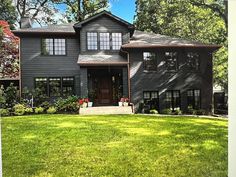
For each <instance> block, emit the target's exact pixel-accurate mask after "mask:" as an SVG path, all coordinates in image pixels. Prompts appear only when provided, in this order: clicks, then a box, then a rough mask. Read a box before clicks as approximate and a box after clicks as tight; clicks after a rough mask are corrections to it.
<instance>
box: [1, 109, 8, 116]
mask: <svg viewBox="0 0 236 177" xmlns="http://www.w3.org/2000/svg"><path fill="white" fill-rule="evenodd" d="M9 115H10V112H9V110H8V109H0V116H9Z"/></svg>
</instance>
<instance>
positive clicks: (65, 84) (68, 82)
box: [62, 77, 74, 96]
mask: <svg viewBox="0 0 236 177" xmlns="http://www.w3.org/2000/svg"><path fill="white" fill-rule="evenodd" d="M73 94H74V78H73V77H64V78H62V95H63V96H71V95H73Z"/></svg>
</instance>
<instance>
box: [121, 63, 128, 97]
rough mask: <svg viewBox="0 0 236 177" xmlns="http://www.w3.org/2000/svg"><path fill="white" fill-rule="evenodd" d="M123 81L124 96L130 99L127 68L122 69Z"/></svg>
mask: <svg viewBox="0 0 236 177" xmlns="http://www.w3.org/2000/svg"><path fill="white" fill-rule="evenodd" d="M122 75H123V77H122V80H123V95H122V96H125V97H128V69H127V67H125V68H122Z"/></svg>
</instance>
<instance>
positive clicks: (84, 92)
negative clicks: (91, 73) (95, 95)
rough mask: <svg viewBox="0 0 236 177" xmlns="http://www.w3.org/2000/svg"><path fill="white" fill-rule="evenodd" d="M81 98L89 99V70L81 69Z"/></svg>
mask: <svg viewBox="0 0 236 177" xmlns="http://www.w3.org/2000/svg"><path fill="white" fill-rule="evenodd" d="M80 92H81V94H80V96H81V97H88V72H87V68H80Z"/></svg>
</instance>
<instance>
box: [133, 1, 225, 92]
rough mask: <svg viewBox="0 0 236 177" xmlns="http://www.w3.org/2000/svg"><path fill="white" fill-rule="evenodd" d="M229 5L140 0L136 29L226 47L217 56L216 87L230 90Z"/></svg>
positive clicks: (214, 2)
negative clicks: (228, 67)
mask: <svg viewBox="0 0 236 177" xmlns="http://www.w3.org/2000/svg"><path fill="white" fill-rule="evenodd" d="M225 2H226V1H225ZM225 5H226V4H225V3H223V2H222V1H221V0H215V1H208V2H207V3H205V2H204V1H199V0H189V1H186V0H171V1H166V0H136V13H137V14H136V17H135V25H136V28H137V29H138V30H141V31H147V32H154V33H159V34H162V35H168V36H172V37H179V38H184V39H189V40H195V41H200V42H203V43H211V44H219V45H223V48H221V49H220V50H219V51H218V52H217V53H215V54H214V56H213V57H214V68H213V71H214V84H218V85H220V86H222V87H224V88H226V89H227V84H228V81H227V77H228V76H227V75H228V73H227V66H228V64H227V60H228V54H227V53H228V51H227V19H225V18H227V15H226V13H227V12H226V6H225Z"/></svg>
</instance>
